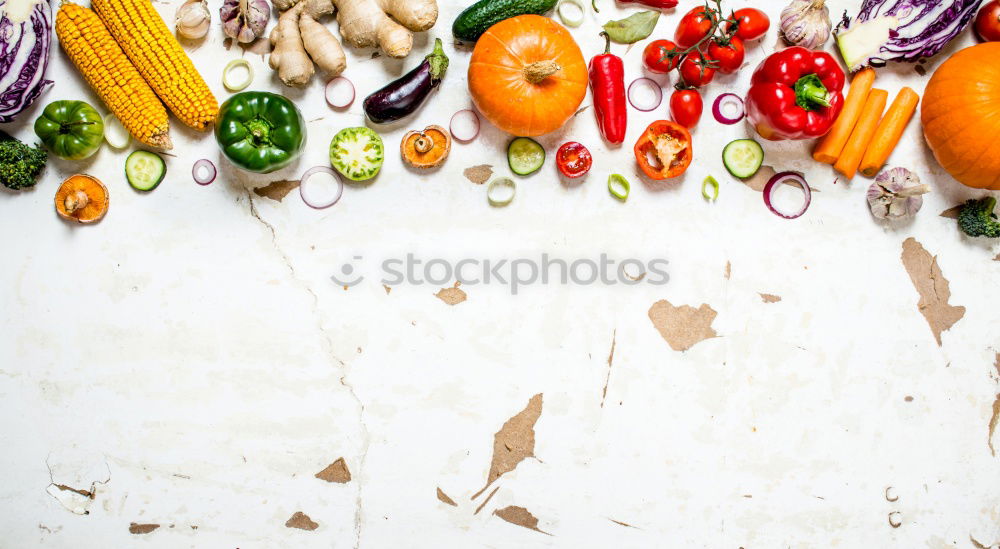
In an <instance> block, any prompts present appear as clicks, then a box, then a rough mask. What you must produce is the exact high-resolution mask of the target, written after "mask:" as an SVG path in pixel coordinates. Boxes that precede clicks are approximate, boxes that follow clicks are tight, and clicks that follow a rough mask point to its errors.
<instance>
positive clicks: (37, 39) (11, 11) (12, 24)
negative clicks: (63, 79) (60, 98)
mask: <svg viewBox="0 0 1000 549" xmlns="http://www.w3.org/2000/svg"><path fill="white" fill-rule="evenodd" d="M51 46H52V8H51V7H49V3H48V1H47V0H0V122H11V121H13V120H14V118H15V117H16V116H17V114H18V113H20V112H21V111H23V110H24V109H27V108H28V107H29V106H30V105H31V104H32V103H33V102H34V101H35V100H36V99H38V97H39V96H40V95H41V94H42V92H43V91H45V90H46V89H47V88H48V87H49V86H51V85H52V81H51V80H46V79H45V69H46V68H48V65H49V51H50V49H51Z"/></svg>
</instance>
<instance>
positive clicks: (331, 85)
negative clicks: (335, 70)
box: [325, 76, 354, 109]
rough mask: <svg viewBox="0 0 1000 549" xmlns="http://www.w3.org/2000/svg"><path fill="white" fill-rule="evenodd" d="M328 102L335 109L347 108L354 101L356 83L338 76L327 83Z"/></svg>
mask: <svg viewBox="0 0 1000 549" xmlns="http://www.w3.org/2000/svg"><path fill="white" fill-rule="evenodd" d="M325 95H326V102H327V104H328V105H330V106H331V107H333V108H335V109H346V108H347V107H350V106H351V103H354V84H353V83H352V82H351V81H350V80H348V79H346V78H344V77H343V76H338V77H336V78H334V79H332V80H330V81H329V82H327V83H326V90H325Z"/></svg>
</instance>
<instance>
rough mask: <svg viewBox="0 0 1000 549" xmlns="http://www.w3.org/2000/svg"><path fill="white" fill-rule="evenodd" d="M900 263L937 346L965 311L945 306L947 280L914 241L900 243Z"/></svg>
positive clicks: (933, 259)
mask: <svg viewBox="0 0 1000 549" xmlns="http://www.w3.org/2000/svg"><path fill="white" fill-rule="evenodd" d="M901 259H902V261H903V266H904V267H905V268H906V272H907V273H908V274H909V275H910V280H911V281H912V282H913V286H914V287H915V288H916V289H917V293H918V294H920V300H919V301H917V309H918V310H919V311H920V314H922V315H924V318H925V319H927V324H928V325H930V327H931V331H932V332H934V339H935V340H936V341H937V344H938V346H940V345H941V332H944V331H946V330H948V329H949V328H951V327H952V326H954V325H955V323H956V322H958V321H959V320H961V319H962V317H963V316H965V307H962V306H955V305H951V304H949V303H948V299H949V298H951V290H950V289H949V284H948V279H947V278H945V277H944V275H943V274H941V268H940V267H939V266H938V263H937V256H932V255H931V254H930V252H928V251H927V250H926V249H924V247H923V245H921V244H920V242H917V240H916V239H915V238H913V237H910V238H907V239H906V240H905V241H904V242H903V253H902V256H901Z"/></svg>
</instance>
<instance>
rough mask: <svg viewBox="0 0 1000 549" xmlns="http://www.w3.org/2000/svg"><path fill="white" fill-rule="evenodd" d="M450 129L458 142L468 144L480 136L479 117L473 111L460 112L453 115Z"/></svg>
mask: <svg viewBox="0 0 1000 549" xmlns="http://www.w3.org/2000/svg"><path fill="white" fill-rule="evenodd" d="M448 129H449V130H450V131H451V136H452V137H453V138H455V140H456V141H459V142H462V143H468V142H470V141H472V140H473V139H475V138H476V137H477V136H478V135H479V115H478V114H476V111H473V110H471V109H465V110H464V111H458V112H456V113H455V114H454V115H452V117H451V123H450V124H449V125H448Z"/></svg>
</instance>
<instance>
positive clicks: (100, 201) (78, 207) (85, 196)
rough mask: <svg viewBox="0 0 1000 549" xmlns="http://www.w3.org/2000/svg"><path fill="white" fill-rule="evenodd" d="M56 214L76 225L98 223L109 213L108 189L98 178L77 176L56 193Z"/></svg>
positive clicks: (63, 184) (64, 182) (67, 181)
mask: <svg viewBox="0 0 1000 549" xmlns="http://www.w3.org/2000/svg"><path fill="white" fill-rule="evenodd" d="M55 202H56V212H58V213H59V216H60V217H62V218H63V219H66V220H68V221H73V222H75V223H96V222H98V221H100V220H101V219H102V218H103V217H104V214H106V213H108V204H109V200H108V189H107V187H105V186H104V184H103V183H101V182H100V181H99V180H98V179H97V178H95V177H91V176H89V175H82V174H77V175H73V176H70V177H69V178H68V179H67V180H66V181H63V182H62V185H60V186H59V189H58V190H57V191H56V198H55Z"/></svg>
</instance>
